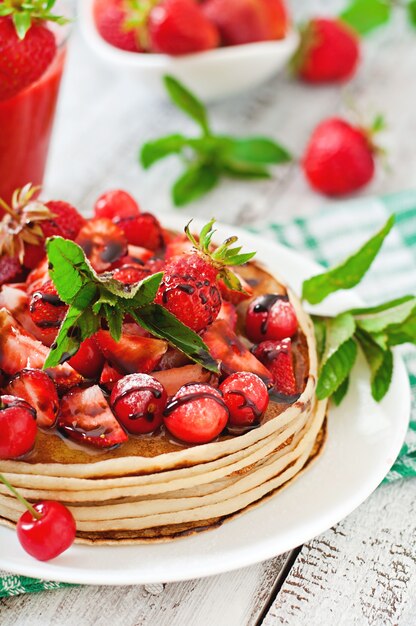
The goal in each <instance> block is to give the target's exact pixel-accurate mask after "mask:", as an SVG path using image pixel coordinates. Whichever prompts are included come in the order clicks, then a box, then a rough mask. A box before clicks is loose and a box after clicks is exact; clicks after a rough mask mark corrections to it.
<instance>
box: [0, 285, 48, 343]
mask: <svg viewBox="0 0 416 626" xmlns="http://www.w3.org/2000/svg"><path fill="white" fill-rule="evenodd" d="M29 304H30V297H29V296H28V294H27V293H26V291H23V289H21V288H18V285H3V287H2V289H1V291H0V307H5V308H6V309H7V310H8V311H9V312H10V313H11V314H12V315H13V317H14V318H15V319H16V320H17V321H18V322H19V323H20V324H21V325H22V326H23V328H24V329H25V330H27V332H28V333H30V334H31V335H33V336H34V337H35V339H38V340H39V341H41V342H42V343H43V344H44V345H45V346H50V345H51V344H52V342H53V341H54V340H55V337H56V332H57V329H56V328H39V326H36V324H35V323H34V322H33V320H32V317H31V315H30V312H29Z"/></svg>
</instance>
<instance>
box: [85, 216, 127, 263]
mask: <svg viewBox="0 0 416 626" xmlns="http://www.w3.org/2000/svg"><path fill="white" fill-rule="evenodd" d="M76 242H77V244H78V245H79V246H81V248H82V249H83V250H84V252H85V254H86V256H87V257H88V258H89V260H90V262H91V265H92V266H93V268H94V269H95V270H96V271H97V272H104V271H105V270H108V269H109V268H110V267H111V265H112V264H113V263H114V262H115V261H117V259H119V258H120V257H122V256H124V255H125V254H126V253H127V239H126V237H125V236H124V233H123V231H122V230H121V228H119V227H118V226H116V224H114V223H113V222H112V221H111V220H109V219H106V218H101V219H95V220H90V221H89V222H88V223H87V224H86V225H85V226H84V227H83V228H81V230H80V232H79V234H78V237H77V239H76Z"/></svg>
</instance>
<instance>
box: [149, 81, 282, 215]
mask: <svg viewBox="0 0 416 626" xmlns="http://www.w3.org/2000/svg"><path fill="white" fill-rule="evenodd" d="M164 82H165V87H166V90H167V92H168V94H169V96H170V98H171V100H172V102H173V103H174V104H175V105H176V106H177V107H178V108H179V109H181V110H182V111H183V112H184V113H186V114H187V115H188V116H189V117H191V118H192V119H193V120H194V122H196V124H198V126H199V128H200V132H201V134H200V136H199V137H186V136H185V135H181V134H173V135H167V136H166V137H161V138H159V139H155V140H153V141H149V142H147V143H145V144H144V145H143V146H142V148H141V151H140V156H139V158H140V162H141V164H142V166H143V167H144V168H145V169H148V168H150V167H151V166H152V165H154V163H156V162H157V161H160V160H161V159H164V158H165V157H167V156H171V155H177V156H180V157H181V158H182V160H183V162H184V163H185V168H184V170H183V172H182V174H181V175H180V177H179V178H178V179H177V180H176V182H175V183H174V185H173V188H172V199H173V202H174V204H175V205H176V206H178V207H180V206H184V205H186V204H189V203H190V202H193V201H194V200H197V199H198V198H200V197H201V196H203V195H205V194H206V193H208V192H209V191H211V190H212V189H213V188H214V187H215V186H216V185H217V184H218V183H219V182H220V180H221V178H222V177H224V176H225V177H232V178H239V179H248V180H250V179H256V178H260V179H261V178H269V177H270V171H269V166H271V165H278V164H282V163H287V162H289V161H291V159H292V157H291V155H290V153H289V152H288V150H287V149H286V148H284V147H283V146H281V145H280V144H278V143H276V142H275V141H273V140H271V139H268V138H267V137H243V138H236V137H231V136H229V135H217V134H215V133H214V132H213V131H212V128H211V124H210V121H209V118H208V113H207V110H206V107H205V106H204V105H203V103H202V102H201V101H200V100H199V99H198V98H197V97H196V96H195V95H194V94H193V93H191V92H190V91H189V90H188V89H187V88H186V87H185V86H184V85H182V84H181V83H180V82H179V81H178V80H176V79H175V78H173V77H172V76H165V78H164Z"/></svg>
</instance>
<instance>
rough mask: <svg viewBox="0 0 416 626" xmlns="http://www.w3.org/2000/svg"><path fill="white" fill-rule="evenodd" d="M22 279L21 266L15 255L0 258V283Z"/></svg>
mask: <svg viewBox="0 0 416 626" xmlns="http://www.w3.org/2000/svg"><path fill="white" fill-rule="evenodd" d="M22 279H23V268H22V266H21V265H20V263H19V261H18V259H17V258H16V257H9V256H3V257H1V258H0V285H4V284H5V283H12V282H17V281H18V280H22Z"/></svg>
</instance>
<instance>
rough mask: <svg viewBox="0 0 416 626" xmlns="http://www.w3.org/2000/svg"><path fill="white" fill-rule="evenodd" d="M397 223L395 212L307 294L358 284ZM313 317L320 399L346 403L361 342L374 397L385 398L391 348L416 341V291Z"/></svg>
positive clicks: (313, 297)
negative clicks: (388, 299)
mask: <svg viewBox="0 0 416 626" xmlns="http://www.w3.org/2000/svg"><path fill="white" fill-rule="evenodd" d="M393 224H394V216H392V217H390V218H389V219H388V220H387V222H386V224H385V225H384V226H383V228H381V230H380V231H379V232H378V233H376V234H375V235H374V236H373V237H371V239H369V240H368V241H367V242H366V243H365V244H364V245H363V246H362V248H360V250H358V251H357V252H356V253H355V254H353V255H352V256H350V257H349V258H348V259H347V260H346V261H344V262H343V263H341V264H340V265H338V266H336V267H335V268H333V269H330V270H328V271H327V272H325V273H323V274H319V275H317V276H313V277H312V278H310V279H308V280H306V281H305V282H304V283H303V298H304V299H305V300H307V301H308V302H310V303H311V304H317V303H319V302H322V300H324V299H325V298H326V297H327V296H328V295H330V294H331V293H334V292H335V291H338V290H341V289H350V288H352V287H354V286H355V285H356V284H358V282H360V281H361V279H362V278H363V277H364V275H365V274H366V272H367V271H368V269H369V268H370V266H371V264H372V262H373V261H374V259H375V257H376V256H377V254H378V252H379V250H380V248H381V246H382V244H383V242H384V239H385V238H386V236H387V235H388V233H389V232H390V230H391V228H392V226H393ZM312 320H313V323H314V328H315V337H316V343H317V353H318V358H319V361H320V368H319V380H318V384H317V389H316V395H317V397H318V399H320V400H322V399H324V398H329V397H332V398H333V400H334V402H335V404H340V402H342V400H343V398H344V397H345V395H346V393H347V391H348V385H349V377H350V373H351V370H352V368H353V366H354V363H355V360H356V357H357V351H358V347H360V349H361V351H362V352H363V354H364V356H365V359H366V361H367V364H368V366H369V368H370V374H371V393H372V396H373V398H374V399H375V400H376V401H377V402H380V401H381V400H382V399H383V398H384V396H385V395H386V393H387V391H388V390H389V387H390V383H391V379H392V374H393V353H392V350H391V348H392V347H393V346H395V345H399V344H402V343H413V344H416V296H412V295H408V296H403V297H402V298H399V299H396V300H392V301H390V302H385V303H383V304H381V305H378V306H375V307H368V308H356V309H351V310H350V311H345V312H343V313H340V314H339V315H337V316H336V317H332V318H331V317H324V316H318V315H313V316H312Z"/></svg>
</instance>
